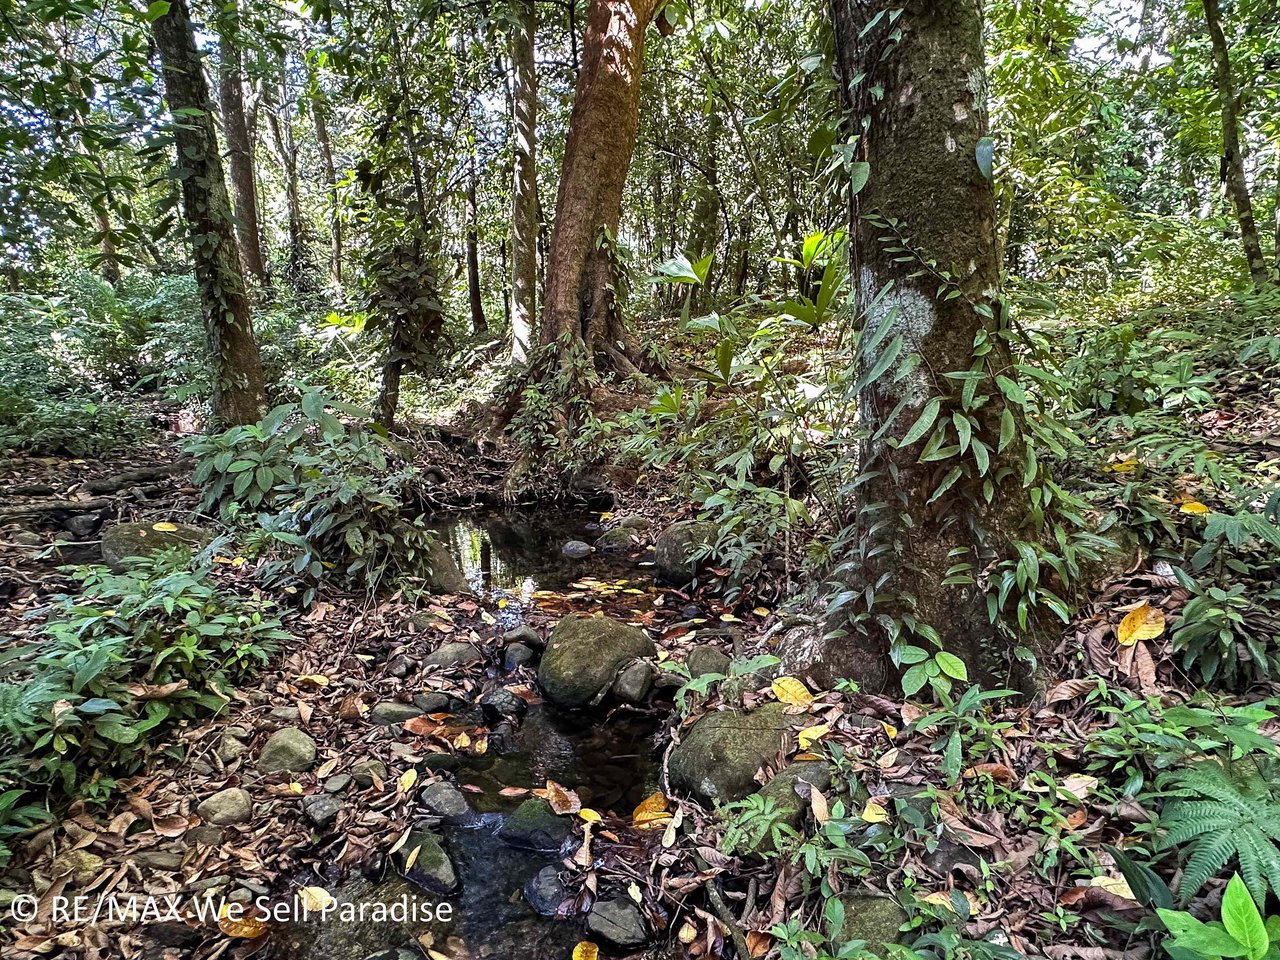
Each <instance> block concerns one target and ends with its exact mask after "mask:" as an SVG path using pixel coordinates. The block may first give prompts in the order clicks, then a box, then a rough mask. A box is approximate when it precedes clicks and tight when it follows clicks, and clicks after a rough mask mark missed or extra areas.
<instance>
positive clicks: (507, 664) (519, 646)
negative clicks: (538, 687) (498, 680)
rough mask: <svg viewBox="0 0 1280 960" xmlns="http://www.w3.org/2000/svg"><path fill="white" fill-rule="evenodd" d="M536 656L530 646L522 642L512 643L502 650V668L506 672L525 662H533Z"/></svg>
mask: <svg viewBox="0 0 1280 960" xmlns="http://www.w3.org/2000/svg"><path fill="white" fill-rule="evenodd" d="M536 656H537V654H536V653H534V651H533V648H532V647H528V646H525V645H524V644H523V643H513V644H511V646H509V647H507V649H506V650H504V651H503V652H502V669H503V670H506V671H508V672H509V671H511V670H519V669H520V668H521V667H523V666H524V665H525V664H526V663H533V661H534V658H535V657H536Z"/></svg>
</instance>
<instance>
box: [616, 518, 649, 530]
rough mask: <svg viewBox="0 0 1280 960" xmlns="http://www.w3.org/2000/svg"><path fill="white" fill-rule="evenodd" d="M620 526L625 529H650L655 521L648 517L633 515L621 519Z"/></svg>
mask: <svg viewBox="0 0 1280 960" xmlns="http://www.w3.org/2000/svg"><path fill="white" fill-rule="evenodd" d="M618 526H620V527H622V528H623V529H625V530H648V529H649V528H650V527H651V526H653V523H652V522H651V521H650V520H649V518H648V517H639V516H635V515H632V516H630V517H623V518H622V519H621V520H619V521H618Z"/></svg>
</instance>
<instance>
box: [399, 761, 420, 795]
mask: <svg viewBox="0 0 1280 960" xmlns="http://www.w3.org/2000/svg"><path fill="white" fill-rule="evenodd" d="M417 782H418V771H417V770H415V769H414V768H413V767H410V768H409V769H408V770H406V771H405V772H404V773H402V774H400V780H399V784H400V792H401V793H407V792H408V791H409V790H410V788H412V787H413V785H414V784H415V783H417Z"/></svg>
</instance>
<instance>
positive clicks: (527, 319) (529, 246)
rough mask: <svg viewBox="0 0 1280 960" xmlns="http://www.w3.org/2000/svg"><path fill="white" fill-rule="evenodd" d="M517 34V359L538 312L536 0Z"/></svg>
mask: <svg viewBox="0 0 1280 960" xmlns="http://www.w3.org/2000/svg"><path fill="white" fill-rule="evenodd" d="M513 12H514V16H515V27H514V30H513V31H512V37H511V66H512V71H511V72H512V74H513V75H514V80H513V86H514V89H513V90H512V97H511V124H512V130H513V132H514V135H515V170H514V173H513V176H512V184H511V359H513V360H515V361H517V362H519V361H522V360H524V359H525V356H526V355H527V353H528V350H529V347H530V345H531V342H532V337H533V329H534V323H535V318H536V317H537V310H538V171H537V143H538V139H537V138H538V74H537V67H536V64H535V62H534V32H535V29H536V23H537V17H536V10H535V9H534V2H533V0H515V3H514V4H513Z"/></svg>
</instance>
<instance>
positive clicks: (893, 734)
mask: <svg viewBox="0 0 1280 960" xmlns="http://www.w3.org/2000/svg"><path fill="white" fill-rule="evenodd" d="M880 726H881V727H882V728H883V729H884V735H885V736H886V737H888V738H889V739H890V740H896V739H897V737H898V728H897V727H895V726H894V725H893V724H892V723H886V722H885V721H883V720H881V721H880Z"/></svg>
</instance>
